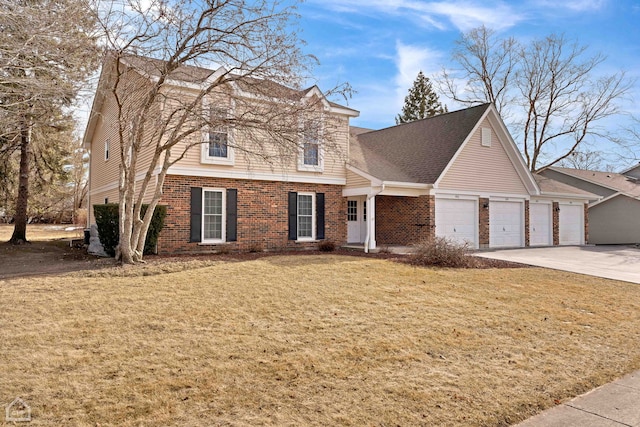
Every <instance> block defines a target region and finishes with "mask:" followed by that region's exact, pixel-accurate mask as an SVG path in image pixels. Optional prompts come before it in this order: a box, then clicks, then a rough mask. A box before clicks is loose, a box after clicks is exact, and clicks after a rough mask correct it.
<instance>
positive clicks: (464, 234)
mask: <svg viewBox="0 0 640 427" xmlns="http://www.w3.org/2000/svg"><path fill="white" fill-rule="evenodd" d="M477 212H478V201H477V200H471V199H445V198H436V236H438V237H445V238H447V239H451V240H453V241H454V242H458V243H461V244H462V243H468V244H469V246H470V247H471V248H474V249H475V248H477V247H478V237H477V236H478V231H477V224H478V216H477Z"/></svg>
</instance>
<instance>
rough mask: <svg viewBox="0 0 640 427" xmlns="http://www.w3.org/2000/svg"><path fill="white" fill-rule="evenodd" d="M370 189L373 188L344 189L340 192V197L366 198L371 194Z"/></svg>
mask: <svg viewBox="0 0 640 427" xmlns="http://www.w3.org/2000/svg"><path fill="white" fill-rule="evenodd" d="M372 188H373V187H357V188H344V189H343V190H342V197H351V196H368V195H369V194H371V193H372Z"/></svg>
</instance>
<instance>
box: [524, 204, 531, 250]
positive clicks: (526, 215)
mask: <svg viewBox="0 0 640 427" xmlns="http://www.w3.org/2000/svg"><path fill="white" fill-rule="evenodd" d="M529 225H530V223H529V201H528V200H525V201H524V246H525V247H527V248H528V247H529V246H531V243H530V242H531V240H530V239H531V236H530V234H529V233H530V230H529Z"/></svg>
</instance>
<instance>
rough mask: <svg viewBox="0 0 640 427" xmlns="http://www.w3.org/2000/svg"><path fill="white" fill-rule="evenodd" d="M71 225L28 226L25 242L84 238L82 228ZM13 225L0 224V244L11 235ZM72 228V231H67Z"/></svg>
mask: <svg viewBox="0 0 640 427" xmlns="http://www.w3.org/2000/svg"><path fill="white" fill-rule="evenodd" d="M76 227H80V226H77V225H73V224H66V225H64V224H63V225H53V224H29V225H27V240H29V241H30V242H38V241H46V240H60V239H80V238H83V237H84V231H83V228H82V227H80V228H78V229H75V228H76ZM13 228H14V227H13V224H0V242H7V241H9V239H10V238H11V235H12V234H13ZM68 228H74V229H73V230H67V229H68Z"/></svg>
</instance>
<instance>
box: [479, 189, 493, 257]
mask: <svg viewBox="0 0 640 427" xmlns="http://www.w3.org/2000/svg"><path fill="white" fill-rule="evenodd" d="M485 205H486V206H487V207H486V208H485ZM490 209H491V204H490V203H489V199H487V198H482V197H481V198H479V199H478V247H479V248H480V249H482V248H488V247H489V241H490V240H489V234H490V231H489V225H490V224H489V210H490Z"/></svg>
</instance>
